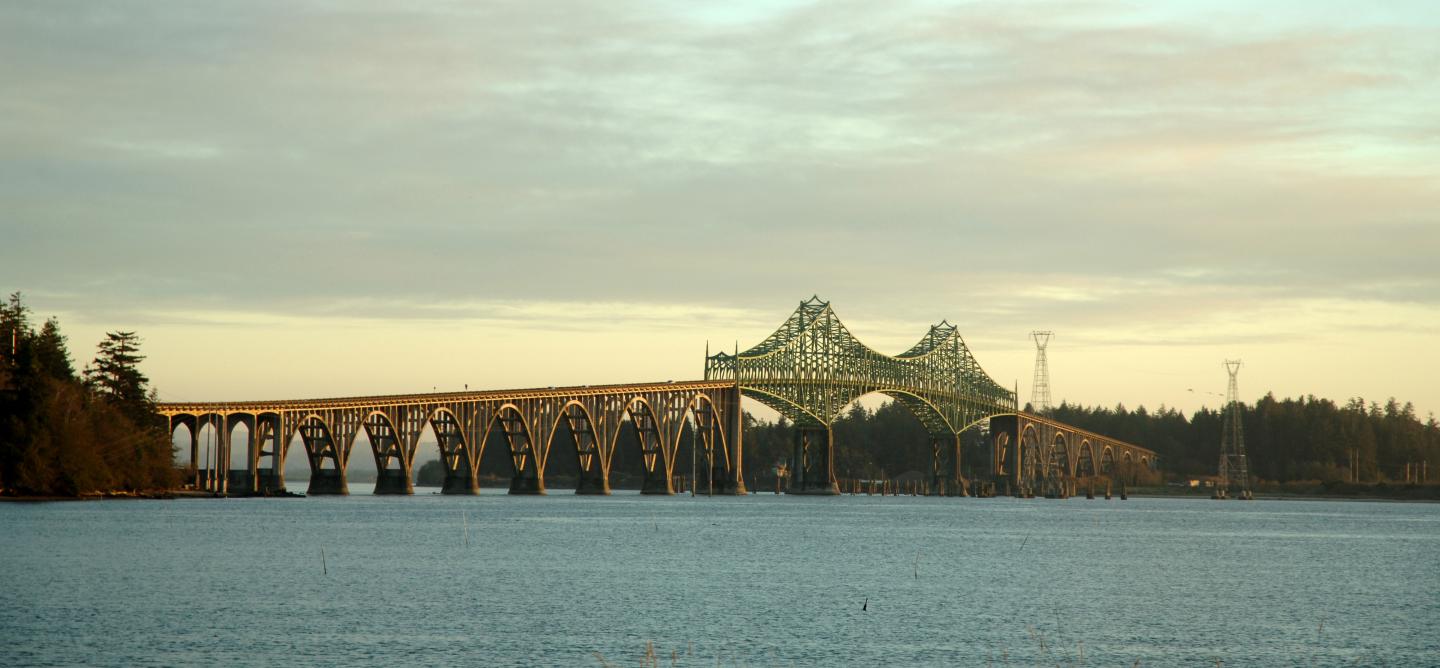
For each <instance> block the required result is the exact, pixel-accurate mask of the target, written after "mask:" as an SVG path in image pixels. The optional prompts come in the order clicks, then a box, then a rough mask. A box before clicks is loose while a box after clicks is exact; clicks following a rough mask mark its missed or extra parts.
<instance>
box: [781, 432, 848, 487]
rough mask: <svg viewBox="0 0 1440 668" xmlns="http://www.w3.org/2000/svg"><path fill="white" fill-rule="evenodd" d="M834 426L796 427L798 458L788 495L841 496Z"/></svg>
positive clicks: (796, 457) (792, 467)
mask: <svg viewBox="0 0 1440 668" xmlns="http://www.w3.org/2000/svg"><path fill="white" fill-rule="evenodd" d="M833 448H834V444H833V440H832V438H831V432H830V427H829V426H828V425H827V426H825V427H803V426H799V425H797V426H796V427H795V436H794V455H793V459H792V462H791V466H790V471H791V473H790V488H789V489H787V490H785V493H787V494H812V495H822V496H838V495H839V494H840V484H839V483H838V482H836V480H835V465H834V457H832V456H831V455H832V454H833Z"/></svg>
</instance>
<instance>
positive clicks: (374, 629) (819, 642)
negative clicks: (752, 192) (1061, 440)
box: [0, 488, 1440, 666]
mask: <svg viewBox="0 0 1440 668" xmlns="http://www.w3.org/2000/svg"><path fill="white" fill-rule="evenodd" d="M436 491H437V490H433V489H428V488H419V489H417V493H416V495H415V496H412V497H377V496H369V495H364V494H356V495H353V496H350V497H310V498H303V499H181V500H170V501H87V502H54V503H5V504H0V664H3V665H9V666H31V665H35V666H39V665H93V666H142V665H146V666H148V665H156V666H160V665H165V666H187V665H201V664H209V665H224V666H252V665H253V666H274V665H316V666H369V665H382V664H389V665H407V666H408V665H435V666H456V665H474V666H542V665H554V666H636V665H642V664H644V663H645V661H646V660H647V659H646V657H647V653H653V656H654V657H655V658H656V659H657V660H658V665H660V666H669V665H672V664H673V665H678V666H715V665H717V664H718V665H721V666H732V665H733V666H873V665H893V666H985V665H993V666H1007V665H1008V666H1031V665H1043V666H1070V665H1076V666H1133V665H1136V663H1137V662H1138V664H1139V665H1142V666H1172V665H1173V666H1216V665H1217V664H1218V665H1226V666H1351V665H1365V666H1369V665H1390V666H1437V665H1440V505H1436V504H1401V503H1377V502H1353V501H1345V502H1339V501H1293V500H1287V501H1265V500H1262V501H1254V502H1237V501H1227V502H1215V501H1209V500H1200V499H1168V498H1154V499H1151V498H1132V499H1130V500H1128V501H1123V502H1122V501H1119V500H1112V501H1104V500H1085V499H1080V498H1076V499H1068V500H1039V499H1036V500H1019V499H1012V498H995V499H965V498H958V499H957V498H925V497H874V496H844V497H840V498H815V497H791V496H783V495H781V496H776V495H773V494H768V493H762V494H754V495H751V496H746V497H703V496H701V497H689V496H675V497H647V496H641V495H639V494H637V493H634V492H625V491H618V492H616V493H615V494H614V495H613V496H609V497H576V496H574V495H572V494H568V493H564V492H559V493H555V492H552V493H551V494H550V495H548V496H544V497H515V496H509V495H506V494H505V493H504V492H503V490H492V489H487V490H484V493H483V494H481V495H480V496H478V497H447V496H440V495H438V494H435V493H434V492H436Z"/></svg>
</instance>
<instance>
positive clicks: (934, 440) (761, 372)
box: [705, 297, 1016, 494]
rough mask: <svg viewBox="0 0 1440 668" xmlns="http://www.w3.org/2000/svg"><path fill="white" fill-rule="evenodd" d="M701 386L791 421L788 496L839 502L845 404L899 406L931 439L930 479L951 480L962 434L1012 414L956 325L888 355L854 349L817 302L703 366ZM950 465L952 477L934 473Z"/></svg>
mask: <svg viewBox="0 0 1440 668" xmlns="http://www.w3.org/2000/svg"><path fill="white" fill-rule="evenodd" d="M705 379H706V380H727V381H732V382H737V383H738V384H739V386H740V392H741V393H742V394H744V395H745V396H748V397H751V398H753V399H756V400H758V401H760V402H761V403H763V404H765V405H767V406H769V407H771V408H773V409H775V410H776V411H778V412H779V413H780V414H781V415H784V416H785V417H786V418H789V419H790V421H791V422H793V423H795V426H796V429H795V432H794V456H793V459H792V463H793V465H792V468H791V475H790V491H792V492H794V493H808V494H837V493H839V486H838V484H837V481H836V478H835V472H834V462H833V459H834V457H833V454H834V444H833V443H832V440H833V439H832V433H831V429H830V425H831V424H832V423H834V422H835V420H837V419H839V418H840V413H841V411H843V410H844V409H845V407H846V406H848V405H850V403H851V402H853V401H855V400H856V399H859V398H860V397H862V396H865V395H867V394H871V393H877V392H878V393H880V394H884V395H887V396H889V397H891V398H893V399H894V400H895V401H898V402H900V403H901V404H903V405H904V406H905V407H906V408H908V409H910V412H911V413H913V414H914V415H915V417H916V418H918V419H919V420H920V422H921V424H923V425H925V429H926V431H927V432H928V433H929V435H930V445H931V453H932V462H931V468H932V473H933V474H935V476H936V477H937V478H938V479H940V480H945V479H950V480H954V481H958V479H959V475H960V473H959V457H958V453H959V446H960V441H959V437H960V433H961V432H962V431H964V430H965V429H966V428H967V427H971V426H973V425H976V424H978V423H979V422H980V421H981V420H984V419H987V418H989V417H990V416H992V415H997V414H1003V413H1014V412H1015V410H1016V406H1015V394H1014V393H1013V392H1011V391H1010V390H1007V389H1005V388H1004V387H1001V386H1000V384H999V383H996V382H995V381H994V380H992V379H991V378H990V376H988V375H986V374H985V371H984V370H983V369H981V368H980V364H979V363H978V362H976V361H975V356H974V355H971V354H970V349H969V348H968V347H967V346H966V345H965V341H964V340H963V339H962V338H961V337H960V333H959V331H958V330H957V328H956V327H955V326H954V325H951V324H949V323H948V322H943V321H942V322H941V323H940V324H938V325H933V326H931V327H930V330H929V331H928V332H926V333H925V335H924V336H922V337H920V340H919V341H918V342H916V344H915V345H914V346H912V347H911V348H910V349H909V350H907V351H905V352H903V353H900V354H899V355H895V356H893V357H892V356H889V355H885V354H883V353H880V352H877V351H875V350H872V349H871V348H870V347H868V346H866V345H865V344H864V343H861V342H860V341H859V340H858V339H856V338H855V336H854V335H852V334H851V333H850V330H848V329H846V327H845V325H844V323H842V322H840V318H839V317H837V316H836V315H835V311H834V310H833V309H832V308H831V307H830V303H829V302H825V301H821V300H820V299H819V298H818V297H812V298H811V299H809V300H807V301H804V302H801V303H800V306H799V308H797V309H795V312H794V313H793V314H791V315H790V318H789V319H787V320H786V321H785V323H784V324H782V325H780V328H779V329H777V330H775V333H774V334H771V335H770V336H769V337H766V339H765V340H764V341H761V342H760V343H758V344H756V345H755V346H754V347H752V348H750V349H749V350H746V351H743V352H738V353H735V354H729V353H724V352H721V353H717V354H715V355H711V356H709V357H708V358H707V359H706V361H705ZM947 456H948V457H949V458H950V460H951V462H952V464H953V471H951V472H950V473H951V475H945V472H944V471H942V467H944V466H945V464H944V460H945V459H946V457H947Z"/></svg>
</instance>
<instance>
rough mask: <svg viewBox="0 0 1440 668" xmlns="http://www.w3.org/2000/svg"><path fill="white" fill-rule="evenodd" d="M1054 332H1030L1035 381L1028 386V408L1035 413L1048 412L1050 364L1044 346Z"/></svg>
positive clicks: (1048, 343)
mask: <svg viewBox="0 0 1440 668" xmlns="http://www.w3.org/2000/svg"><path fill="white" fill-rule="evenodd" d="M1053 336H1055V332H1050V331H1044V332H1039V331H1037V332H1030V338H1032V339H1034V340H1035V380H1034V381H1033V382H1032V383H1031V384H1030V406H1031V408H1032V409H1033V410H1034V411H1035V412H1037V413H1044V412H1047V411H1049V410H1050V364H1049V362H1047V361H1046V359H1045V346H1048V345H1050V338H1051V337H1053Z"/></svg>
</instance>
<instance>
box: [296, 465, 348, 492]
mask: <svg viewBox="0 0 1440 668" xmlns="http://www.w3.org/2000/svg"><path fill="white" fill-rule="evenodd" d="M305 493H306V494H308V495H310V496H328V495H345V494H349V493H350V485H349V484H348V483H347V482H346V481H345V472H344V471H341V470H339V469H319V470H316V471H311V472H310V486H309V487H308V488H307V489H306V490H305Z"/></svg>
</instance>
